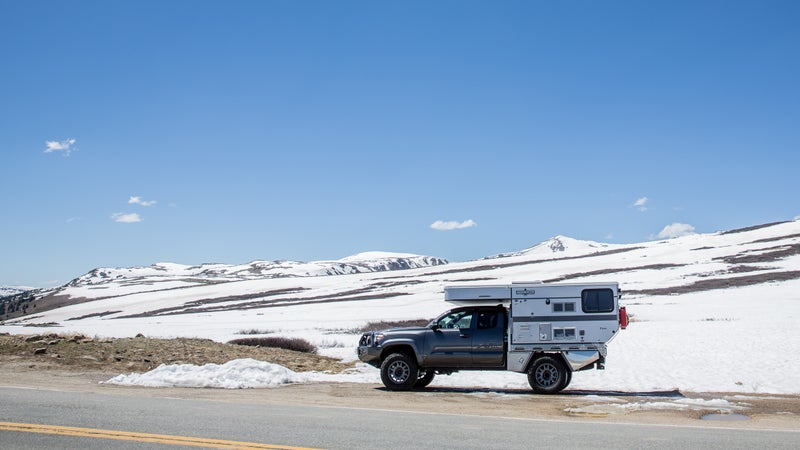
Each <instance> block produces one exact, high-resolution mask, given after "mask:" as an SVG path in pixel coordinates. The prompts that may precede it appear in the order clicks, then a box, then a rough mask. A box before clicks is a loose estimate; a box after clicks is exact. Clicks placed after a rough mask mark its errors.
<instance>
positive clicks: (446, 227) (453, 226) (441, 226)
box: [431, 219, 478, 231]
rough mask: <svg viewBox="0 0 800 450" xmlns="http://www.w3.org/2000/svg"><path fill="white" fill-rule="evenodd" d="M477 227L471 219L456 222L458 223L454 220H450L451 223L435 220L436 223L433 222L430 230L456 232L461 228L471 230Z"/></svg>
mask: <svg viewBox="0 0 800 450" xmlns="http://www.w3.org/2000/svg"><path fill="white" fill-rule="evenodd" d="M477 225H478V224H477V223H475V221H474V220H472V219H467V220H465V221H463V222H458V221H455V220H451V221H448V222H445V221H442V220H437V221H436V222H433V223H432V224H431V228H433V229H434V230H439V231H450V230H458V229H461V228H472V227H474V226H477Z"/></svg>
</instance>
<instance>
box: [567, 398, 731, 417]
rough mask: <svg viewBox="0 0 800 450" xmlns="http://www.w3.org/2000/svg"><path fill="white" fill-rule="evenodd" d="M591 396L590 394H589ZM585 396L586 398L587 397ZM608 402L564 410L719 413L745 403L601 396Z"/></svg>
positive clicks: (583, 412) (568, 411) (728, 412)
mask: <svg viewBox="0 0 800 450" xmlns="http://www.w3.org/2000/svg"><path fill="white" fill-rule="evenodd" d="M589 397H591V396H589ZM589 397H587V399H589ZM603 400H605V401H609V402H610V403H605V404H601V403H598V404H593V405H587V406H582V407H578V408H567V409H565V410H564V411H566V412H567V413H570V414H576V415H580V414H615V413H625V412H634V411H652V410H677V411H703V410H709V409H711V410H717V411H719V412H720V413H725V414H730V413H731V412H733V411H738V410H741V409H744V407H745V406H746V405H747V404H746V403H731V402H729V401H727V400H724V399H711V400H704V399H699V398H679V399H676V400H660V401H638V402H633V403H628V402H626V401H625V400H620V399H615V398H610V399H606V398H603Z"/></svg>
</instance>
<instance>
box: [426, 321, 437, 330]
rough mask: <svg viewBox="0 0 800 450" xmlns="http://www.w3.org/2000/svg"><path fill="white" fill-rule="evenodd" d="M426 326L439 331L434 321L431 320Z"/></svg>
mask: <svg viewBox="0 0 800 450" xmlns="http://www.w3.org/2000/svg"><path fill="white" fill-rule="evenodd" d="M428 328H430V329H431V330H433V331H439V324H438V323H436V322H431V323H429V324H428Z"/></svg>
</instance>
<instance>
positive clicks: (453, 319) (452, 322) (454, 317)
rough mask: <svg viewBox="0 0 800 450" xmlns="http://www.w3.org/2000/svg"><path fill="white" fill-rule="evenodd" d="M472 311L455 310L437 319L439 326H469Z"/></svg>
mask: <svg viewBox="0 0 800 450" xmlns="http://www.w3.org/2000/svg"><path fill="white" fill-rule="evenodd" d="M471 324H472V311H456V312H453V313H450V314H448V315H446V316H444V317H442V318H441V319H439V328H469V327H470V325H471Z"/></svg>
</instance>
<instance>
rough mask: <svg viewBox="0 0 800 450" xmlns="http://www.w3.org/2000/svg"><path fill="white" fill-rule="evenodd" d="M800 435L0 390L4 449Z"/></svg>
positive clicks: (770, 440) (741, 444)
mask: <svg viewBox="0 0 800 450" xmlns="http://www.w3.org/2000/svg"><path fill="white" fill-rule="evenodd" d="M799 441H800V432H797V431H774V430H744V429H731V428H724V427H720V428H717V427H686V426H674V425H670V426H662V425H641V424H619V423H604V422H602V421H597V422H587V421H562V420H539V419H520V418H502V417H477V416H474V415H459V414H441V413H435V414H434V413H425V412H407V411H391V410H380V409H365V408H343V407H332V406H313V405H303V406H287V405H276V404H259V403H258V402H242V401H236V400H235V399H234V400H225V401H216V400H208V399H192V398H170V397H158V396H136V395H119V394H113V393H111V394H107V393H97V392H70V391H59V390H45V389H31V388H15V387H3V388H0V446H1V447H2V448H3V449H42V448H53V449H59V448H69V449H72V448H75V449H83V450H91V449H106V448H110V447H113V448H119V449H163V448H169V449H174V448H197V447H198V446H201V447H211V448H214V447H216V448H287V447H305V448H329V449H358V448H370V449H373V448H386V449H404V448H409V449H410V448H414V449H417V448H458V449H470V448H476V449H492V448H498V449H500V448H502V449H509V448H591V449H600V448H631V447H635V448H644V447H647V448H651V449H662V448H663V449H686V448H705V449H732V448H770V449H779V448H787V449H788V448H792V449H795V448H797V442H799Z"/></svg>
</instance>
